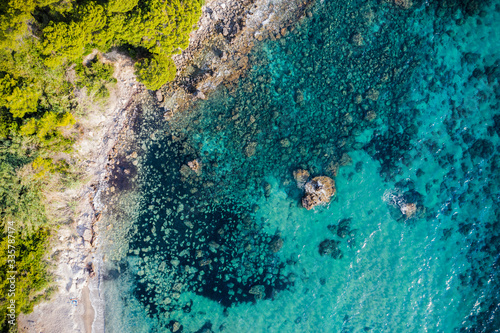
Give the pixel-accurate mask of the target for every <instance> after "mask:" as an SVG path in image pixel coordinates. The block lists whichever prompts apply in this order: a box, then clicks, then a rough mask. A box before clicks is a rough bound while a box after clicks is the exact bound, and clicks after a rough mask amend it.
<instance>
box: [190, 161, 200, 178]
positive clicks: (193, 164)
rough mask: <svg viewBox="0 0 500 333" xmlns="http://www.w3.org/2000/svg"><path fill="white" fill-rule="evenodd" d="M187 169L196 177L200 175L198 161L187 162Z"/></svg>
mask: <svg viewBox="0 0 500 333" xmlns="http://www.w3.org/2000/svg"><path fill="white" fill-rule="evenodd" d="M188 167H189V168H190V169H191V170H193V171H194V172H196V174H197V175H200V174H201V163H200V162H199V161H198V160H192V161H189V162H188Z"/></svg>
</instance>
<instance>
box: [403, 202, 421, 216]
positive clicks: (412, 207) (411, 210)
mask: <svg viewBox="0 0 500 333" xmlns="http://www.w3.org/2000/svg"><path fill="white" fill-rule="evenodd" d="M399 208H400V209H401V213H403V214H404V215H406V217H412V216H413V215H415V213H416V212H417V204H415V203H404V204H401V206H400V207H399Z"/></svg>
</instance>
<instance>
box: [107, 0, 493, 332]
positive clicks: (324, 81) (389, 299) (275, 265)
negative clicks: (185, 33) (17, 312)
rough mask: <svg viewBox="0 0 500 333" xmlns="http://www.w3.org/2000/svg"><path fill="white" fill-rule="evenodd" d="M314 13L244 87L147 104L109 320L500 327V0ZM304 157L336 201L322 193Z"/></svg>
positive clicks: (346, 4) (272, 326) (219, 326)
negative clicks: (181, 106) (303, 174)
mask: <svg viewBox="0 0 500 333" xmlns="http://www.w3.org/2000/svg"><path fill="white" fill-rule="evenodd" d="M312 14H313V15H312V16H311V17H306V18H305V19H303V20H302V21H301V22H299V23H298V24H297V25H296V26H295V29H294V31H291V32H289V33H288V34H287V35H286V37H283V38H281V39H278V40H275V41H263V42H261V43H259V44H257V45H256V47H255V48H254V50H253V51H252V53H251V55H250V62H251V65H252V67H251V69H250V70H249V71H248V73H246V75H245V77H243V78H242V79H240V81H239V82H238V84H237V85H236V86H231V87H224V86H221V87H220V88H219V89H218V90H217V91H216V92H215V93H213V94H211V95H210V96H209V98H208V99H207V100H204V101H201V100H200V101H199V102H198V103H197V105H196V106H195V107H194V108H192V109H190V110H188V111H186V112H184V113H182V114H178V115H177V116H176V117H174V119H172V120H170V121H164V120H163V112H164V110H161V109H160V108H159V107H154V106H152V107H147V106H146V105H144V106H143V110H142V116H141V124H140V135H139V139H140V142H139V146H140V148H141V150H140V151H141V153H140V154H139V155H140V156H139V165H138V169H137V176H136V178H135V183H134V184H133V186H132V187H133V188H134V189H135V191H132V192H133V193H130V194H128V195H127V196H124V197H123V198H122V199H121V200H122V201H121V204H120V205H121V206H120V205H117V207H122V208H121V209H122V210H121V211H119V209H118V208H116V209H117V211H118V212H115V214H110V217H109V218H108V223H112V224H113V225H114V226H115V227H114V228H113V229H110V231H109V232H108V239H111V242H110V244H109V245H108V247H105V248H106V249H108V250H107V251H109V253H107V254H106V261H105V264H106V270H105V272H104V279H103V290H104V295H105V297H104V298H105V300H106V304H107V305H106V310H105V321H106V330H107V331H108V332H171V331H177V332H229V333H233V332H280V333H281V332H352V333H354V332H500V313H499V311H500V191H499V185H500V179H499V178H500V172H499V167H500V145H499V141H500V82H499V81H500V1H484V0H483V1H480V0H463V1H458V0H457V1H452V0H444V1H443V0H441V1H420V0H414V1H413V2H410V1H409V0H408V1H404V0H401V1H399V0H398V1H395V2H393V1H389V0H387V1H386V0H380V1H362V0H353V1H333V0H331V1H328V0H323V1H320V0H318V1H316V3H315V4H314V6H313V7H312ZM193 160H197V161H198V162H199V163H200V165H201V171H200V172H198V173H196V172H194V171H192V170H191V169H190V168H189V167H188V166H187V164H188V162H190V161H193ZM297 169H304V170H307V171H308V172H309V173H310V174H311V176H312V177H315V176H328V177H331V178H333V179H334V180H335V183H336V188H337V193H336V195H335V197H334V198H333V200H332V201H331V202H330V203H329V204H328V205H324V206H320V207H316V208H314V209H313V210H306V209H304V208H303V207H302V206H301V197H302V195H303V192H302V190H301V189H299V188H298V187H297V185H296V182H295V180H294V177H293V172H294V171H295V170H297ZM407 204H414V207H415V208H416V211H415V213H414V214H412V215H411V216H408V215H410V214H406V215H405V214H403V212H402V210H404V209H402V208H403V207H405V205H407ZM325 240H326V241H327V242H326V243H324V241H325ZM320 244H323V245H324V244H329V246H330V247H331V250H332V253H331V254H324V251H320ZM323 245H322V246H323Z"/></svg>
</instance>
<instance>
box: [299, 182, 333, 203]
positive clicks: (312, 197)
mask: <svg viewBox="0 0 500 333" xmlns="http://www.w3.org/2000/svg"><path fill="white" fill-rule="evenodd" d="M304 189H305V194H304V197H303V198H302V206H303V207H304V208H305V209H307V210H309V209H312V208H314V207H316V206H318V205H321V204H325V203H328V202H330V199H331V197H332V196H334V195H335V193H336V191H337V190H336V188H335V181H334V180H333V179H331V178H330V177H326V176H320V177H315V178H313V179H312V180H311V181H309V182H307V183H306V184H305V186H304Z"/></svg>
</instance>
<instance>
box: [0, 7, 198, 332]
mask: <svg viewBox="0 0 500 333" xmlns="http://www.w3.org/2000/svg"><path fill="white" fill-rule="evenodd" d="M201 5H202V0H184V1H181V0H23V1H21V0H5V1H1V2H0V223H1V225H0V227H1V228H0V251H1V252H0V277H1V278H2V279H1V281H2V282H1V283H2V284H1V287H0V316H1V317H0V330H1V331H3V332H5V331H8V330H9V329H14V328H12V327H10V326H9V325H8V323H7V322H6V319H7V318H6V316H5V314H6V311H7V305H8V302H9V301H10V299H9V297H8V283H7V281H6V277H7V275H6V274H7V272H8V271H10V270H11V269H9V267H8V263H7V259H6V258H7V253H8V251H9V246H8V245H9V243H8V241H9V237H8V235H9V229H8V227H9V223H11V224H13V226H14V229H15V239H16V251H15V255H16V264H15V265H16V267H15V270H16V271H17V282H16V285H17V292H16V296H15V300H16V312H19V311H23V312H29V311H31V309H32V308H33V305H34V304H35V303H36V302H37V301H38V300H39V299H41V298H42V297H45V296H46V295H48V291H50V290H51V289H50V288H51V287H50V285H51V284H50V274H49V273H48V262H47V261H46V259H47V258H46V255H47V248H48V245H47V244H48V240H49V238H50V237H51V234H53V231H54V230H55V228H56V226H57V222H58V221H57V219H54V218H48V216H51V217H53V216H56V215H55V214H53V212H51V211H50V209H49V208H48V207H47V205H46V201H47V199H46V194H47V191H50V190H47V189H48V188H52V189H51V190H53V188H63V187H64V186H69V183H71V181H74V180H75V178H76V176H75V174H74V172H73V171H71V170H73V169H74V166H73V165H72V164H71V163H73V162H71V161H72V159H71V152H72V145H73V143H74V142H75V140H76V139H77V138H78V133H77V131H74V130H70V128H71V126H72V125H73V124H75V118H74V116H73V115H75V114H76V113H77V112H76V111H79V106H78V103H77V100H76V98H75V94H74V92H75V91H76V90H79V89H86V90H87V93H88V95H89V96H91V97H92V98H96V99H100V100H102V99H105V98H106V97H107V96H108V94H109V93H108V87H110V85H111V84H113V82H114V79H113V77H112V76H113V66H112V65H110V64H106V63H105V62H103V61H102V59H101V58H99V57H96V58H95V59H93V60H91V61H87V62H86V65H84V64H83V57H84V56H86V55H88V54H90V53H91V52H92V50H94V49H97V50H98V51H100V52H107V51H109V50H111V49H112V48H114V47H116V48H119V49H121V50H127V52H129V54H130V56H131V57H132V58H133V59H135V60H136V61H137V63H136V74H137V77H138V78H139V80H140V81H141V82H143V83H144V84H145V85H146V87H148V88H149V89H153V90H156V89H159V88H160V87H161V86H162V85H163V84H165V83H166V82H168V81H170V80H172V79H173V78H174V77H175V72H176V68H175V64H174V62H173V61H172V59H171V56H172V55H173V54H175V53H178V52H180V50H181V49H183V48H186V47H187V45H188V42H189V33H190V32H191V30H192V29H193V28H194V27H195V24H196V22H197V20H198V18H199V16H200V14H201ZM54 184H56V185H57V186H56V185H54ZM42 295H45V296H42Z"/></svg>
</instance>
